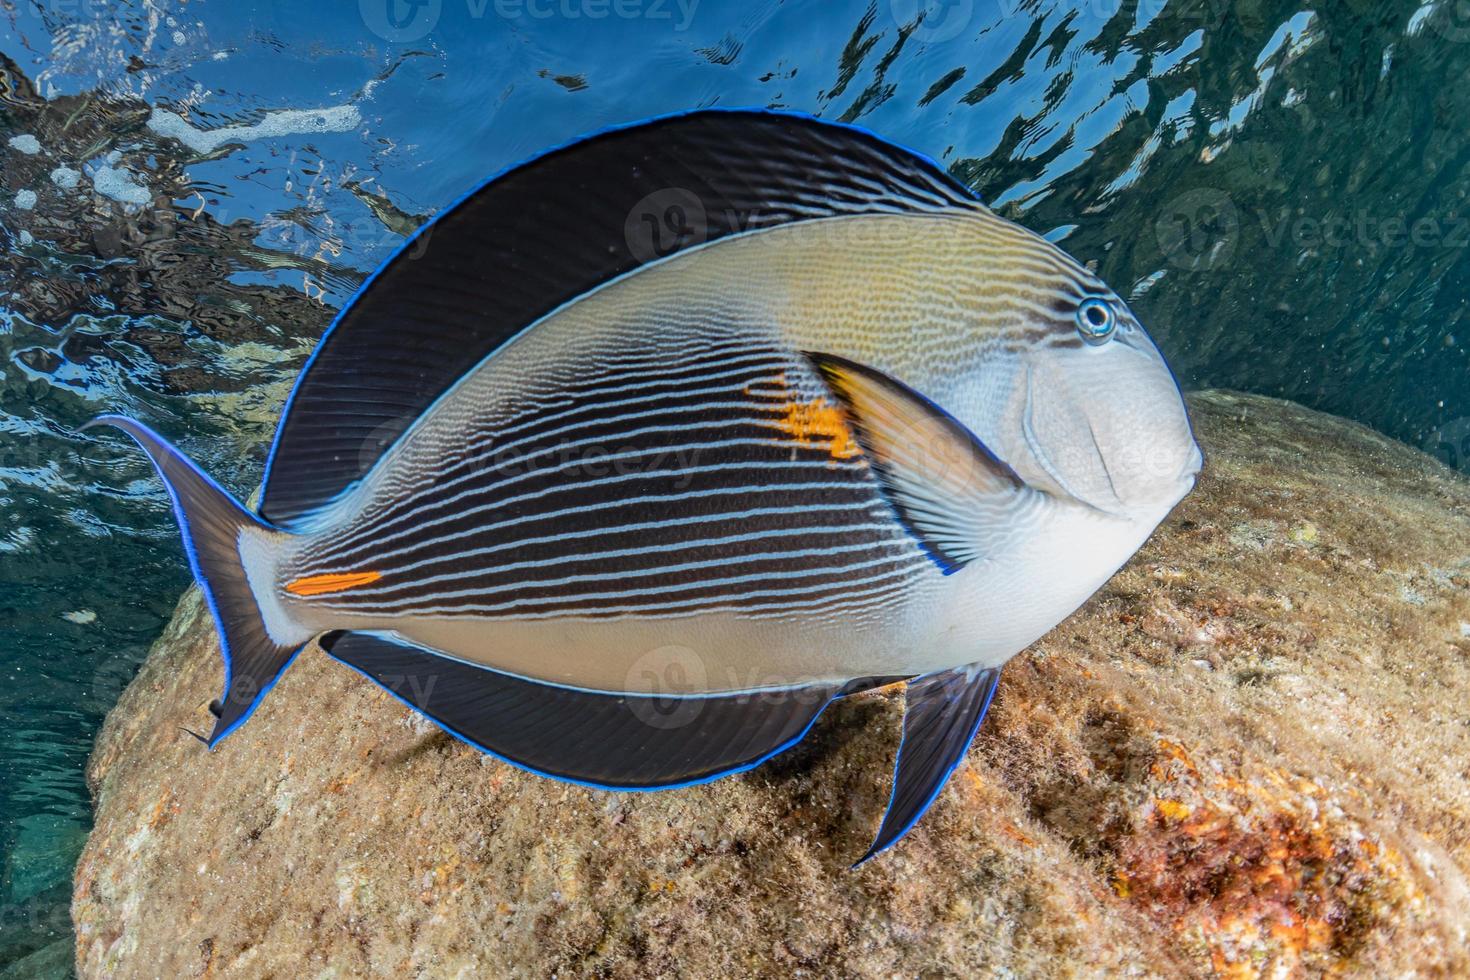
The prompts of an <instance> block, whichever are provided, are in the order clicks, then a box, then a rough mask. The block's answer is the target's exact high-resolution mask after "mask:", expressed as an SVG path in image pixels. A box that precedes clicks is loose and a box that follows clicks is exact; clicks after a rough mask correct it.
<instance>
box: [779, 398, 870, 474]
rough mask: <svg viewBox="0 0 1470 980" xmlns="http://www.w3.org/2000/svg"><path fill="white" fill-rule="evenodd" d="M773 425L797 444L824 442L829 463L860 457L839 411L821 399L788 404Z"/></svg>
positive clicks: (838, 408)
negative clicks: (830, 457) (781, 416)
mask: <svg viewBox="0 0 1470 980" xmlns="http://www.w3.org/2000/svg"><path fill="white" fill-rule="evenodd" d="M776 425H777V427H778V428H780V429H781V431H782V432H784V433H786V434H787V435H789V436H791V437H792V438H793V439H796V440H797V441H799V442H827V443H829V444H830V445H829V447H828V451H829V452H831V454H832V458H833V459H851V458H852V457H854V456H859V455H861V454H862V448H861V447H859V446H858V444H857V440H855V439H853V437H852V430H851V429H849V428H848V427H847V420H846V418H844V417H843V413H842V409H841V408H840V407H838V406H836V405H833V404H831V403H830V402H828V401H827V399H825V398H815V399H813V400H811V401H809V402H788V403H787V405H786V415H785V417H784V418H781V419H778V420H777V421H776Z"/></svg>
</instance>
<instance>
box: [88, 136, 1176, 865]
mask: <svg viewBox="0 0 1470 980" xmlns="http://www.w3.org/2000/svg"><path fill="white" fill-rule="evenodd" d="M97 421H98V422H105V423H108V424H111V425H114V426H117V427H118V428H120V429H122V430H124V431H125V432H126V433H128V434H129V435H130V436H132V437H133V438H134V439H135V440H136V441H137V442H138V443H139V444H140V445H141V446H142V447H143V449H144V450H145V451H146V452H147V453H148V455H149V457H150V458H151V459H152V461H153V463H154V464H155V466H156V467H157V469H158V471H159V473H160V475H161V476H162V478H163V481H164V483H165V484H166V485H167V487H168V490H169V492H170V494H171V497H172V499H173V502H174V510H175V515H176V517H177V519H178V522H179V525H180V528H181V530H182V533H183V537H184V542H185V547H186V550H187V552H188V556H189V560H190V563H191V565H192V567H193V570H194V574H195V577H196V579H197V580H198V582H199V585H200V587H201V588H202V590H203V593H204V595H205V597H206V599H207V601H208V604H209V607H210V609H211V611H212V612H213V614H214V618H215V620H216V623H217V625H218V628H219V632H220V637H221V648H222V652H223V655H224V661H225V670H224V674H225V683H224V691H223V695H222V696H221V698H220V699H219V700H218V701H216V702H214V703H213V704H212V705H211V709H212V710H213V711H214V713H215V715H216V717H217V722H216V725H215V728H214V731H213V733H212V735H211V736H210V737H209V738H208V739H207V741H208V743H209V744H210V745H211V746H212V745H214V744H215V743H217V742H219V740H220V739H222V738H224V737H225V736H226V735H228V734H229V733H230V732H232V731H234V730H235V728H236V727H238V726H239V725H240V724H241V723H242V722H243V721H244V720H245V719H246V718H247V717H249V715H250V713H251V711H253V710H254V708H255V707H256V706H257V705H258V704H259V703H260V700H261V698H262V697H264V695H265V694H266V692H267V691H268V690H269V689H270V687H271V686H272V684H274V683H275V681H276V680H277V678H279V676H280V675H281V673H282V672H283V671H284V670H285V669H286V668H287V666H288V665H289V664H290V663H291V661H292V659H293V658H294V657H295V656H296V655H297V653H298V652H299V651H300V650H301V649H302V648H303V647H304V646H305V645H306V644H307V643H309V642H310V641H312V640H314V639H315V640H317V641H319V643H320V645H321V647H322V649H323V650H325V651H326V652H327V653H328V654H330V655H331V656H332V657H334V658H336V659H337V660H339V661H341V662H343V663H345V664H347V665H348V666H350V667H353V668H355V669H356V670H358V671H360V672H361V673H363V674H365V675H366V676H367V677H369V678H371V679H372V680H374V681H376V682H377V683H379V684H381V685H383V686H384V687H386V688H388V689H389V690H390V691H392V693H394V694H395V695H396V696H397V697H399V698H400V699H401V700H403V701H405V702H406V703H408V704H409V705H411V706H412V707H414V708H416V709H417V710H419V711H421V712H422V713H424V714H425V715H427V716H428V717H429V718H431V719H432V720H433V721H434V722H436V723H437V724H438V725H439V726H441V727H442V728H444V729H445V730H447V731H448V732H450V733H451V734H453V735H455V736H457V737H459V738H460V739H463V740H464V741H466V742H468V743H470V744H472V745H474V746H476V747H477V748H480V749H481V750H483V751H485V752H489V753H492V754H494V755H496V756H498V757H500V758H502V759H504V760H506V761H508V762H511V763H514V764H516V765H519V766H522V767H524V768H526V769H529V770H532V771H534V772H537V773H541V774H545V775H548V776H554V777H558V778H561V779H566V780H571V781H575V782H579V783H583V784H588V785H592V786H598V787H609V788H614V789H656V788H667V787H674V786H684V785H688V784H691V783H696V782H702V781H706V780H710V779H714V778H717V777H719V776H723V775H727V774H729V773H733V772H738V771H741V770H744V769H748V768H750V767H752V766H755V765H757V764H759V763H760V762H762V761H764V760H766V759H768V758H770V757H771V756H773V755H775V754H776V753H778V752H780V751H782V750H784V749H786V748H789V747H790V746H792V745H793V744H795V743H796V742H797V741H798V740H799V739H801V737H802V736H803V735H804V734H805V733H806V732H807V730H808V729H809V728H810V727H811V725H812V723H813V721H814V720H815V719H816V717H817V716H818V715H819V714H820V713H821V711H822V709H823V708H824V706H825V705H827V704H828V703H829V702H830V701H831V700H832V699H834V698H838V697H842V696H844V695H847V694H851V693H853V692H855V691H858V690H863V689H865V688H869V687H872V686H874V685H876V684H879V683H888V682H893V681H896V680H900V679H905V680H907V688H906V706H905V713H904V720H903V733H902V739H901V744H900V750H899V755H898V761H897V765H896V771H895V774H894V779H893V790H892V796H891V799H890V801H889V805H888V810H887V812H886V813H885V815H884V816H883V819H882V823H881V826H880V829H879V831H878V834H877V837H876V839H875V841H874V843H873V845H872V847H871V848H870V849H869V851H868V853H867V855H865V856H864V859H866V858H867V857H870V856H872V855H873V854H876V853H877V852H879V851H881V850H882V849H884V848H885V847H888V846H889V845H891V844H892V843H893V842H894V841H896V840H897V839H898V838H899V837H901V836H902V835H903V834H904V833H906V832H907V831H908V829H909V828H910V827H911V826H913V824H914V823H915V821H917V820H918V818H919V817H920V816H921V815H922V813H923V812H924V811H925V810H926V809H927V808H928V806H929V804H930V803H931V802H932V801H933V800H934V798H935V796H936V795H937V794H938V793H939V791H940V789H941V788H942V787H943V785H944V782H945V780H946V779H947V778H948V776H949V774H950V772H951V771H952V770H953V769H954V767H955V766H956V765H957V764H958V763H959V761H960V760H961V758H962V757H963V755H964V753H965V751H966V749H967V747H968V746H969V744H970V742H971V740H972V738H973V736H974V734H975V731H976V729H977V728H978V726H979V724H980V721H981V718H982V717H983V715H984V714H985V710H986V707H987V706H988V705H989V702H990V699H991V696H992V695H993V693H994V691H995V687H996V682H997V680H998V678H999V676H1000V669H1001V665H1002V664H1004V663H1005V662H1006V660H1008V659H1009V658H1010V657H1011V656H1013V655H1014V654H1015V653H1016V652H1017V651H1019V650H1021V649H1023V648H1024V647H1026V646H1027V645H1028V644H1030V643H1031V642H1033V641H1034V640H1036V639H1037V638H1039V637H1040V636H1042V635H1043V634H1044V633H1046V632H1047V631H1048V630H1049V629H1051V628H1052V627H1053V626H1054V625H1056V624H1057V623H1058V622H1059V621H1061V620H1062V619H1063V618H1064V617H1065V616H1067V615H1068V614H1070V613H1071V612H1072V611H1073V610H1074V609H1076V608H1077V607H1078V606H1079V605H1080V604H1081V603H1082V602H1084V601H1085V600H1086V599H1087V598H1088V596H1090V595H1091V594H1092V593H1093V592H1094V591H1095V590H1096V589H1097V588H1098V587H1099V586H1100V585H1101V584H1102V583H1103V582H1104V581H1105V580H1106V579H1107V578H1108V577H1109V576H1110V575H1112V573H1113V572H1114V571H1115V570H1116V569H1117V568H1118V567H1119V565H1121V564H1122V563H1123V562H1124V561H1125V560H1127V558H1128V557H1129V556H1130V555H1132V554H1133V552H1134V551H1135V550H1136V549H1137V548H1138V547H1139V546H1140V545H1141V544H1142V542H1143V541H1144V539H1145V538H1146V537H1147V536H1148V535H1149V534H1150V533H1151V532H1152V530H1153V529H1154V527H1155V526H1156V525H1157V524H1158V523H1159V521H1160V520H1162V519H1163V517H1164V516H1165V515H1166V514H1167V513H1168V512H1169V511H1170V510H1171V509H1172V508H1173V507H1174V505H1175V504H1176V503H1177V502H1178V501H1179V500H1180V499H1181V498H1182V497H1183V496H1184V495H1185V494H1186V493H1188V492H1189V490H1190V489H1191V488H1192V486H1193V485H1194V480H1195V475H1196V473H1197V472H1198V470H1199V467H1200V464H1201V456H1200V452H1199V450H1198V448H1197V447H1196V445H1195V442H1194V438H1193V436H1192V434H1191V430H1190V425H1189V421H1188V418H1187V416H1186V413H1185V408H1184V405H1183V401H1182V399H1181V397H1180V393H1179V390H1178V387H1177V385H1176V384H1175V381H1174V379H1173V376H1172V375H1171V374H1170V371H1169V369H1168V367H1167V366H1166V365H1165V363H1164V361H1163V359H1162V358H1161V357H1160V355H1159V352H1158V350H1157V349H1156V348H1155V347H1154V345H1153V343H1152V342H1151V341H1150V340H1149V337H1148V335H1147V334H1146V333H1145V332H1144V329H1143V327H1142V326H1140V325H1139V323H1138V321H1137V320H1136V319H1135V318H1134V316H1133V314H1132V313H1131V312H1130V311H1129V309H1128V307H1127V306H1126V305H1125V304H1124V303H1123V302H1122V301H1121V300H1120V299H1119V298H1118V296H1117V295H1116V294H1115V293H1114V292H1113V291H1112V290H1110V289H1109V288H1108V287H1107V286H1106V285H1105V284H1104V283H1103V282H1102V281H1101V280H1099V279H1098V278H1097V277H1096V276H1095V275H1093V274H1092V272H1090V271H1089V270H1088V269H1087V268H1085V267H1083V266H1082V265H1079V264H1078V263H1077V262H1075V261H1074V260H1073V259H1071V258H1070V257H1068V256H1067V255H1066V254H1064V253H1063V252H1062V251H1061V250H1060V249H1058V248H1056V247H1055V246H1054V245H1052V244H1051V243H1049V242H1047V241H1046V240H1044V239H1042V238H1040V237H1038V236H1036V235H1034V234H1032V233H1031V232H1028V231H1026V230H1025V229H1023V228H1020V227H1018V226H1017V225H1015V224H1012V223H1010V222H1008V221H1006V220H1003V219H1001V218H999V217H997V216H996V215H994V214H993V213H991V212H990V211H988V210H986V209H985V208H984V207H982V206H981V205H980V204H979V203H978V202H977V201H976V200H975V198H974V197H973V196H972V195H971V194H970V193H969V192H968V191H967V190H966V188H964V187H963V186H961V185H960V184H958V183H957V182H956V181H955V180H953V179H952V178H951V177H949V176H948V175H947V174H946V173H945V172H944V171H943V170H941V169H940V168H939V167H938V166H937V165H935V164H934V163H933V162H932V161H930V160H928V159H926V158H924V157H922V156H919V155H917V154H915V153H913V152H910V151H907V150H904V149H901V148H898V147H896V146H893V145H891V144H888V143H886V142H884V141H882V140H880V139H878V138H876V137H874V136H873V135H871V134H869V133H867V132H865V131H862V130H858V129H854V128H850V127H846V126H838V125H834V124H830V123H824V122H820V121H818V120H815V119H811V118H808V117H804V116H796V115H786V114H779V113H771V112H758V111H702V112H695V113H690V114H685V115H680V116H676V117H670V118H665V119H659V120H655V121H652V122H646V123H641V124H638V125H634V126H631V127H627V128H622V129H616V130H612V131H607V132H603V133H600V134H598V135H595V136H592V137H590V138H587V139H584V140H581V141H578V142H575V143H572V144H570V145H567V146H564V147H561V148H559V149H556V150H553V151H550V152H548V153H546V154H544V155H542V156H539V157H537V158H535V159H533V160H531V161H530V162H528V163H525V164H522V165H520V166H518V167H515V168H513V169H511V170H509V171H506V172H505V173H503V174H501V175H499V176H498V177H496V178H494V179H492V180H491V181H489V182H487V183H486V184H484V185H482V186H481V187H480V188H478V189H477V190H475V191H474V192H473V193H471V194H469V195H468V196H467V197H465V198H464V199H462V200H461V201H460V202H459V203H457V204H455V205H453V206H452V207H450V208H449V209H447V210H446V211H444V212H443V213H442V214H440V215H439V216H438V217H437V218H436V219H435V220H433V221H432V222H431V223H429V224H428V225H427V226H425V227H424V228H423V229H422V230H421V231H420V232H419V233H418V235H417V236H416V237H415V238H414V239H413V240H412V241H411V242H410V243H409V244H408V245H406V246H405V247H404V248H403V249H402V250H400V251H399V252H398V254H397V255H395V256H394V257H393V258H392V259H390V260H389V261H388V262H387V263H386V264H385V265H384V266H383V267H382V268H381V269H379V270H378V271H377V272H376V273H375V274H374V275H373V276H372V277H371V278H370V279H369V280H368V281H367V283H366V284H365V285H364V286H363V287H362V289H361V290H360V291H359V292H358V293H357V295H356V296H355V297H353V299H352V300H351V301H350V302H349V303H348V304H347V306H346V307H345V308H344V309H343V310H342V312H341V314H340V315H339V316H338V317H337V319H336V321H335V322H334V323H333V324H332V326H331V328H330V329H329V330H328V332H327V334H326V335H325V337H324V338H323V339H322V341H321V343H320V345H319V346H318V347H317V349H316V351H315V353H314V354H313V355H312V357H311V359H310V361H309V362H308V364H307V366H306V368H305V370H304V371H303V372H302V374H301V376H300V378H299V379H298V381H297V383H296V386H295V389H294V391H293V392H292V395H291V398H290V400H289V402H288V404H287V406H286V409H285V412H284V415H283V417H282V419H281V422H280V426H279V429H278V431H277V433H276V437H275V442H274V444H273V446H272V449H271V453H270V457H269V460H268V463H267V467H266V474H265V480H264V485H263V489H262V492H261V497H260V504H259V507H258V509H257V510H255V511H251V510H248V509H246V508H245V507H243V506H242V505H241V504H240V503H239V502H238V501H237V500H235V499H234V498H233V497H231V496H230V495H229V494H228V493H227V492H225V491H224V490H222V489H221V488H220V487H219V486H218V485H217V484H215V483H214V482H213V481H211V480H210V478H209V477H208V476H206V475H205V474H204V473H203V472H201V471H200V470H199V469H198V468H197V467H195V466H194V465H192V464H191V463H190V462H189V461H188V460H187V459H185V458H184V457H183V456H182V455H180V454H179V453H178V452H177V451H176V450H174V449H173V448H172V447H170V446H169V445H168V444H167V443H166V442H164V441H163V439H161V438H160V437H159V436H157V435H156V434H154V433H153V432H152V431H150V430H149V429H148V428H146V427H145V426H143V425H142V424H140V423H138V422H136V421H132V420H130V419H126V418H122V417H118V416H104V417H102V418H101V419H98V420H97ZM93 424H96V423H93Z"/></svg>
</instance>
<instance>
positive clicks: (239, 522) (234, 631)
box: [82, 415, 312, 748]
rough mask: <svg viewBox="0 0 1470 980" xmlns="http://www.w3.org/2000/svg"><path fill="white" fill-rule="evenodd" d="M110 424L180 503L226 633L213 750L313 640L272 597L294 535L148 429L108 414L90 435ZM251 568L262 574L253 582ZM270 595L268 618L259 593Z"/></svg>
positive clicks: (178, 512)
mask: <svg viewBox="0 0 1470 980" xmlns="http://www.w3.org/2000/svg"><path fill="white" fill-rule="evenodd" d="M97 425H110V426H114V427H115V428H118V429H121V430H122V431H124V432H126V433H127V434H128V435H129V436H132V438H133V440H134V441H135V442H137V443H138V445H139V446H141V447H142V448H143V451H144V452H145V453H147V454H148V458H149V459H150V460H152V462H153V466H154V467H155V468H156V469H157V470H158V475H159V476H160V477H161V478H162V479H163V483H164V485H165V486H166V487H167V488H168V492H169V496H170V497H171V498H172V499H173V505H174V517H175V518H176V519H177V520H178V522H179V531H180V533H181V534H182V535H183V538H184V550H185V551H186V552H187V553H188V555H189V565H190V566H191V567H192V568H193V570H194V578H195V580H196V581H197V582H198V583H199V588H200V589H201V590H202V591H203V593H204V601H205V602H206V603H207V604H208V605H209V611H210V612H211V613H213V614H214V621H215V625H216V626H217V627H218V628H219V636H220V651H221V653H222V654H223V655H224V661H225V685H224V692H223V694H222V695H221V696H220V699H219V701H218V702H217V703H216V704H214V705H211V706H210V710H211V711H213V712H214V713H215V716H216V721H215V726H214V732H213V733H212V734H211V735H210V737H209V739H208V744H209V745H210V747H211V748H212V747H213V746H215V745H216V744H218V743H219V741H220V739H222V738H224V737H225V736H226V735H228V734H230V732H232V731H234V730H235V729H236V728H237V727H239V726H240V724H241V723H243V722H244V721H245V719H246V718H248V717H249V716H250V713H251V712H252V711H254V710H255V708H256V706H257V705H258V704H260V701H261V699H262V698H264V697H265V694H266V692H267V691H269V690H270V689H271V687H272V686H273V685H274V684H275V683H276V680H277V679H278V678H279V677H280V676H281V674H282V673H283V672H284V671H285V670H286V668H287V667H288V666H290V664H291V661H292V659H293V658H294V657H295V656H296V654H297V653H298V652H299V651H300V650H301V647H302V646H303V645H304V644H305V643H306V641H307V640H309V639H310V638H311V636H312V632H311V631H307V630H305V629H303V628H302V627H300V626H298V625H296V624H295V623H292V622H290V621H289V619H288V618H286V617H285V616H284V615H282V613H281V612H280V606H279V604H278V603H276V602H275V601H274V600H273V599H271V598H269V590H270V589H272V588H273V587H274V582H273V581H272V580H271V576H270V575H269V574H266V573H267V572H268V570H269V568H270V562H269V557H270V555H271V553H272V552H273V551H274V550H275V549H276V548H278V547H279V546H280V544H281V543H282V541H284V540H285V539H286V538H287V537H289V535H288V534H287V533H286V532H284V531H280V530H278V529H276V528H274V527H271V526H270V525H269V524H267V523H265V522H264V521H262V520H261V519H260V518H258V517H256V516H255V515H254V514H252V513H251V512H250V511H248V510H246V509H245V508H244V507H243V506H241V504H240V503H239V501H237V500H236V499H235V498H234V497H232V496H230V494H229V493H227V492H226V491H225V490H223V489H222V488H221V487H220V486H219V484H217V483H215V482H214V481H213V480H211V479H210V478H209V477H208V476H207V475H206V474H205V473H204V472H203V471H202V470H200V469H199V468H198V467H197V466H195V465H194V464H193V463H192V462H190V461H189V460H188V459H187V458H186V457H185V456H184V455H183V454H182V453H180V452H179V451H178V450H177V449H175V448H174V447H173V446H170V445H169V444H168V443H167V442H165V441H164V440H163V439H162V438H161V437H160V436H159V435H158V434H157V433H155V432H153V431H152V430H151V429H149V428H148V427H147V426H145V425H143V424H141V423H139V422H135V421H133V420H132V419H129V418H124V417H122V416H118V415H103V416H99V417H98V418H96V419H93V420H92V421H91V422H88V423H87V424H86V425H84V426H82V428H83V429H87V428H91V427H92V426H97ZM252 568H256V569H258V571H257V574H256V576H255V577H256V578H257V579H260V580H262V581H257V582H252V581H251V578H252V576H251V570H252ZM257 588H259V589H264V590H267V595H266V598H267V604H268V605H269V608H270V609H271V610H272V611H271V612H270V613H267V612H264V611H263V610H262V608H261V603H260V601H258V600H257V597H256V589H257Z"/></svg>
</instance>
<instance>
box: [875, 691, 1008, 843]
mask: <svg viewBox="0 0 1470 980" xmlns="http://www.w3.org/2000/svg"><path fill="white" fill-rule="evenodd" d="M999 682H1000V668H999V667H994V668H991V669H988V670H979V669H976V668H974V667H959V668H956V669H955V670H946V671H941V672H939V673H936V674H925V675H924V676H923V677H916V678H914V679H913V680H911V681H909V685H908V692H907V695H906V700H905V702H904V711H903V741H901V742H900V743H899V746H898V761H897V762H896V763H895V764H894V768H893V792H892V795H891V796H890V797H889V799H888V809H887V811H885V812H884V814H883V824H882V826H880V827H879V828H878V836H877V837H876V838H874V840H873V845H872V846H871V847H869V848H868V852H867V853H866V854H864V855H863V856H862V858H861V859H860V860H859V861H858V862H857V864H855V865H853V867H857V865H858V864H862V863H863V862H864V861H867V860H868V859H869V858H871V857H873V856H874V855H876V854H878V853H880V852H882V851H884V850H886V849H887V848H889V847H892V846H893V845H894V844H896V843H897V842H898V840H899V838H901V837H903V835H904V834H906V833H908V832H909V830H910V829H911V828H912V827H913V826H914V824H916V823H918V822H919V818H920V817H922V816H923V815H924V811H926V810H928V809H929V805H930V804H931V803H933V802H934V799H935V797H937V796H938V795H939V791H940V790H942V789H943V788H944V784H945V783H946V782H947V781H948V780H949V775H950V773H952V772H954V770H955V767H956V766H958V765H959V764H960V760H961V759H963V758H964V757H965V751H966V750H967V749H968V748H969V747H970V743H971V742H972V741H974V739H975V733H976V732H977V731H979V730H980V722H981V721H983V720H984V718H985V711H986V709H988V708H989V707H990V699H991V698H992V697H994V696H995V686H996V685H997V684H998V683H999Z"/></svg>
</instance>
